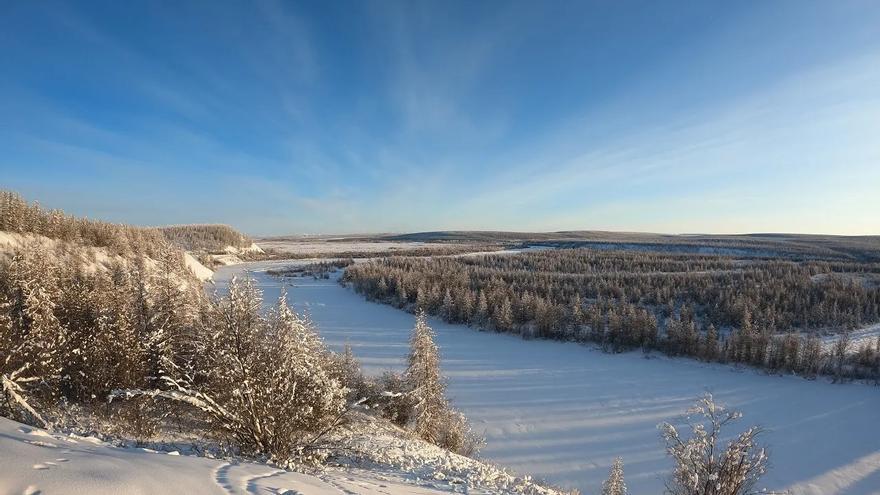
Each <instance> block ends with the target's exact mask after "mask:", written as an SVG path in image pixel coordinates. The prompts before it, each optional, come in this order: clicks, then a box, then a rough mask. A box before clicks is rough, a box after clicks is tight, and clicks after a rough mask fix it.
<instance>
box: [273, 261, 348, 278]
mask: <svg viewBox="0 0 880 495" xmlns="http://www.w3.org/2000/svg"><path fill="white" fill-rule="evenodd" d="M353 263H354V260H353V259H351V258H344V259H340V260H333V261H319V262H317V263H309V264H307V265H298V266H297V265H294V266H285V267H282V268H272V269H270V270H266V273H267V274H269V275H272V276H275V277H313V278H315V279H319V278H322V279H329V278H330V272H334V271H336V270H338V269H340V268H345V267H347V266H348V265H351V264H353Z"/></svg>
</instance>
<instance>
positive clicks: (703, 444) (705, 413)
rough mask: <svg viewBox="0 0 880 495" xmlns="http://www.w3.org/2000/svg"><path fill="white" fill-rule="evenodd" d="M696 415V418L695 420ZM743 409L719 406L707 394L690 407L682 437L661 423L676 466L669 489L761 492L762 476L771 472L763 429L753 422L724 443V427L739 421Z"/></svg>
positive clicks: (676, 492)
mask: <svg viewBox="0 0 880 495" xmlns="http://www.w3.org/2000/svg"><path fill="white" fill-rule="evenodd" d="M694 417H695V418H696V419H692V418H694ZM741 417H742V414H741V413H739V412H738V411H733V410H728V409H726V408H724V407H722V406H721V405H719V404H716V403H715V401H714V399H713V398H712V395H711V394H708V393H707V394H706V395H704V396H703V397H701V398H700V400H699V401H698V402H697V403H696V404H695V405H694V406H693V407H692V408H690V409H688V411H687V415H686V416H685V418H684V419H683V423H684V424H685V425H686V426H687V427H689V429H690V437H689V438H685V437H683V436H682V435H681V434H680V433H679V431H678V428H676V427H675V426H674V425H672V424H670V423H662V424H661V425H660V430H661V436H662V437H663V440H664V441H665V443H666V452H667V454H668V455H669V456H670V457H672V459H673V461H675V468H674V471H673V473H672V476H671V477H670V478H669V480H668V482H667V484H666V488H667V492H668V493H670V494H672V495H746V494H752V493H758V491H756V490H755V485H757V483H758V480H759V479H760V478H761V476H763V475H764V473H765V472H766V471H767V462H768V458H767V452H766V450H765V449H764V448H763V447H761V446H760V445H758V444H757V437H758V436H759V435H760V433H761V429H760V428H758V427H756V426H752V427H750V428H748V429H746V430H745V431H743V432H742V433H740V434H739V435H738V436H737V437H736V438H734V439H733V440H731V441H730V442H729V443H728V444H727V447H726V448H722V445H721V443H720V442H721V440H720V437H721V430H722V429H723V428H724V427H726V426H728V425H730V424H731V423H733V422H734V421H736V420H738V419H740V418H741Z"/></svg>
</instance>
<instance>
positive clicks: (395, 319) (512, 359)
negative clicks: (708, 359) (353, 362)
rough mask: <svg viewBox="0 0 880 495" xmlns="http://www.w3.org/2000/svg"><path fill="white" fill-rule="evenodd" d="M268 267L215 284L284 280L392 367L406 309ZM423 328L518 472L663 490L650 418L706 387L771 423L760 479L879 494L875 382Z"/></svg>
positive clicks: (277, 285)
mask: <svg viewBox="0 0 880 495" xmlns="http://www.w3.org/2000/svg"><path fill="white" fill-rule="evenodd" d="M274 264H278V262H274ZM271 265H272V263H253V264H244V265H237V266H232V267H225V268H222V269H220V270H219V271H218V272H217V273H216V275H215V279H216V280H217V284H218V286H219V287H221V288H222V286H223V285H224V284H225V283H227V281H228V280H229V279H230V277H231V276H232V275H234V274H238V275H239V276H241V275H242V274H243V273H244V272H250V273H251V275H252V276H253V277H254V278H255V279H256V280H257V284H258V286H259V287H260V288H262V289H263V291H264V292H265V298H266V300H267V301H274V300H275V299H276V298H277V297H278V295H279V293H280V290H281V287H282V286H283V285H286V286H288V298H289V299H290V301H291V302H292V303H293V305H294V307H296V308H297V309H298V310H305V311H308V312H309V313H310V314H311V317H312V319H313V320H314V322H315V323H316V324H317V326H318V327H319V329H320V331H321V335H322V336H323V337H324V339H325V340H326V342H327V343H328V344H330V345H331V346H332V347H334V348H336V349H340V348H341V347H342V346H343V345H344V344H345V343H349V344H351V346H352V348H353V350H354V353H355V355H356V356H357V357H358V358H359V359H360V360H361V362H362V363H363V366H364V369H365V370H366V371H368V372H381V371H383V370H386V369H401V368H402V366H403V358H404V357H405V356H406V353H407V341H408V338H409V334H410V331H411V329H412V325H413V316H412V315H410V314H407V313H405V312H403V311H400V310H397V309H394V308H392V307H390V306H385V305H381V304H376V303H371V302H367V301H366V300H365V299H364V298H362V297H361V296H360V295H358V294H356V293H354V292H353V291H351V290H349V289H346V288H344V287H342V286H340V285H339V284H337V283H336V281H335V280H332V279H331V280H313V279H310V278H301V279H288V280H284V281H282V280H279V279H276V278H273V277H271V276H268V275H266V274H265V273H262V271H263V270H265V269H266V267H267V266H271ZM291 284H293V286H290V285H291ZM430 323H431V325H432V327H433V328H434V329H435V331H436V332H437V341H438V342H437V343H438V344H439V346H440V349H441V353H442V358H443V362H442V365H443V369H444V373H445V374H446V376H447V377H448V378H449V393H450V396H451V398H452V400H453V402H454V404H455V405H456V406H457V407H458V408H460V409H461V410H462V411H463V412H464V413H465V414H466V415H467V416H468V418H470V419H471V421H472V423H473V424H474V426H475V428H476V429H477V430H478V431H482V432H484V434H485V436H486V439H487V445H486V448H485V449H484V450H483V452H482V457H484V458H487V459H490V460H492V461H495V462H497V463H499V464H502V465H504V466H507V467H510V468H512V469H513V470H515V471H517V472H520V473H528V474H532V475H534V476H535V477H537V478H543V479H546V480H549V481H550V482H552V483H554V484H557V485H560V486H566V487H577V488H580V489H581V491H582V492H583V493H585V494H588V493H598V492H599V491H600V486H601V482H602V480H603V479H604V478H605V477H606V476H607V473H608V468H609V466H610V465H611V462H612V460H613V459H614V458H615V457H617V456H620V457H622V458H623V461H624V468H625V473H626V481H627V485H628V486H629V489H630V490H629V491H630V493H637V494H654V493H662V491H663V479H664V476H665V475H666V474H667V473H668V472H669V470H670V464H669V462H668V461H667V459H666V458H665V456H664V452H663V445H662V444H661V441H660V438H659V435H658V430H657V424H658V423H660V422H661V421H664V420H669V419H673V418H674V417H676V416H678V415H680V414H681V413H682V412H684V410H685V409H687V407H688V406H689V405H690V404H691V403H692V402H693V400H694V399H695V398H696V397H697V396H698V395H700V394H701V393H703V392H704V391H707V390H708V391H711V392H712V393H713V394H714V395H715V397H716V398H717V399H718V400H719V401H720V402H722V403H725V404H728V405H731V406H734V407H736V408H738V409H740V410H742V411H743V412H744V414H745V418H744V420H743V421H742V425H743V426H746V425H751V424H759V425H761V426H763V427H764V428H765V429H766V430H767V432H766V434H765V436H764V442H766V443H767V444H768V445H769V447H770V453H771V462H772V465H773V466H772V468H771V471H770V472H769V473H768V474H767V476H765V478H764V482H763V484H762V486H764V487H766V488H768V489H773V490H784V489H790V490H791V491H792V492H793V493H795V494H835V493H840V494H852V495H867V494H877V493H880V388H877V387H871V386H865V385H858V384H849V385H832V384H828V383H824V382H821V381H819V382H811V381H807V380H803V379H800V378H796V377H778V376H765V375H762V374H760V373H756V372H754V371H750V370H737V369H734V368H732V367H727V366H720V365H707V364H702V363H699V362H696V361H692V360H680V359H668V358H664V357H656V356H655V357H651V358H646V357H644V356H643V355H642V354H641V353H640V352H634V353H629V354H618V355H610V354H604V353H602V352H599V351H596V350H592V349H590V348H587V347H584V346H581V345H577V344H571V343H559V342H548V341H524V340H521V339H519V338H517V337H513V336H509V335H500V334H495V333H487V332H480V331H477V330H473V329H470V328H468V327H464V326H461V325H450V324H446V323H442V322H440V321H437V320H431V322H430Z"/></svg>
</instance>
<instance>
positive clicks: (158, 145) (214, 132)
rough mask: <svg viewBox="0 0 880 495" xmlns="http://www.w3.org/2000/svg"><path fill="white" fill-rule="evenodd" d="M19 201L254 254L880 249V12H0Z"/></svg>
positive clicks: (585, 8)
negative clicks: (611, 235)
mask: <svg viewBox="0 0 880 495" xmlns="http://www.w3.org/2000/svg"><path fill="white" fill-rule="evenodd" d="M0 188H6V189H12V190H16V191H18V192H20V193H22V194H23V195H24V196H25V197H26V198H27V199H29V200H38V201H39V202H40V203H41V204H42V205H44V206H46V207H53V208H55V207H57V208H62V209H64V210H65V211H67V212H68V213H72V214H76V215H83V216H88V217H91V218H99V219H104V220H110V221H114V222H126V223H134V224H139V225H164V224H183V223H227V224H230V225H232V226H234V227H236V228H238V229H240V230H242V231H244V232H246V233H249V234H252V235H258V236H264V235H273V234H278V235H280V234H292V233H353V232H358V233H364V232H415V231H430V230H451V229H456V230H463V229H467V230H517V231H555V230H575V229H577V230H618V231H650V232H666V233H696V232H702V233H741V232H804V233H827V234H880V2H876V1H874V0H865V1H855V0H839V1H824V0H823V1H813V0H792V1H784V0H761V1H747V0H744V1H737V2H729V1H683V0H682V1H669V2H656V1H643V2H636V1H625V0H621V1H604V0H603V1H595V2H592V1H577V2H574V1H562V0H549V1H546V2H543V1H541V2H535V1H523V2H503V1H495V0H481V1H478V2H473V1H464V2H455V1H446V0H444V1H434V2H418V1H400V2H395V1H391V0H381V1H380V0H375V1H372V0H360V1H354V2H347V1H341V0H339V1H337V0H334V1H329V2H328V1H314V2H312V1H264V0H254V1H247V2H238V1H227V2H212V1H207V0H205V1H199V2H188V1H177V0H175V1H160V0H153V1H138V0H133V1H126V2H117V1H107V2H102V1H86V2H52V1H49V0H40V1H26V0H5V1H0Z"/></svg>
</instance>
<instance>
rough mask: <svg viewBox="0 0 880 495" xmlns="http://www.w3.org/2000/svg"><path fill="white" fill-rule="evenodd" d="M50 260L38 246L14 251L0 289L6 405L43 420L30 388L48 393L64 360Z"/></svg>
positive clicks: (0, 372)
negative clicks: (0, 289)
mask: <svg viewBox="0 0 880 495" xmlns="http://www.w3.org/2000/svg"><path fill="white" fill-rule="evenodd" d="M53 268H54V264H53V263H52V260H51V258H50V257H49V256H48V253H46V252H45V251H44V250H43V249H41V248H40V246H37V245H30V246H28V249H26V250H23V251H22V252H21V253H19V254H17V255H15V256H13V258H12V260H11V262H10V263H9V265H8V266H6V267H0V271H2V272H5V276H4V277H3V279H4V281H5V286H4V287H2V289H3V290H2V293H0V315H2V316H0V381H2V390H3V396H4V398H5V399H6V400H5V401H4V402H5V407H6V408H7V409H9V413H11V414H13V416H14V417H17V418H19V419H25V420H28V419H29V420H30V421H29V422H36V423H38V424H40V425H45V424H46V420H44V419H43V417H42V416H41V415H40V414H39V413H38V412H37V410H36V409H35V407H34V404H33V399H34V394H36V393H37V392H40V393H42V394H47V395H49V396H53V395H56V394H57V392H58V389H57V384H58V382H59V379H60V378H61V374H62V371H63V369H64V366H65V364H66V363H65V357H66V356H65V355H66V351H67V349H66V346H65V345H66V338H65V337H66V332H65V331H64V329H63V327H62V325H61V322H60V321H59V320H58V317H57V315H56V314H55V313H56V305H57V302H58V301H57V294H58V283H57V282H58V281H57V278H56V276H55V271H54V270H53Z"/></svg>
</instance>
